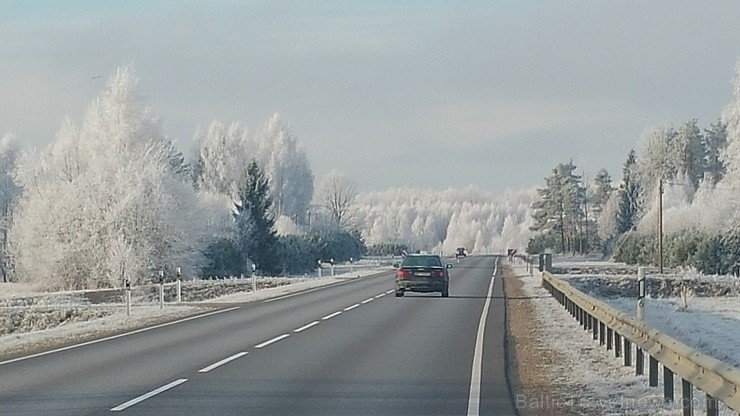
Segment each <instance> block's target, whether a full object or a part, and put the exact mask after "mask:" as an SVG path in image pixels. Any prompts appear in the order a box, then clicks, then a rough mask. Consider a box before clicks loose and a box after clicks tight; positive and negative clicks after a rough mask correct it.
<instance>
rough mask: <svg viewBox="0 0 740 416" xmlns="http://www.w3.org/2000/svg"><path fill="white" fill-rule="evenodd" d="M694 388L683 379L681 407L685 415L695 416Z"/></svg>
mask: <svg viewBox="0 0 740 416" xmlns="http://www.w3.org/2000/svg"><path fill="white" fill-rule="evenodd" d="M693 406H694V389H693V386H692V385H691V383H689V382H688V381H686V380H685V379H681V409H682V410H683V416H694V407H693Z"/></svg>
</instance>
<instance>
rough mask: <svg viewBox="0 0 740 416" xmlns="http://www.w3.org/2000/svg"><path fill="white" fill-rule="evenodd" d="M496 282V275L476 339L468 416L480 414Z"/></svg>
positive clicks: (487, 296)
mask: <svg viewBox="0 0 740 416" xmlns="http://www.w3.org/2000/svg"><path fill="white" fill-rule="evenodd" d="M495 280H496V274H495V269H494V275H493V276H492V277H491V283H490V284H489V285H488V294H487V295H486V302H485V304H484V305H483V313H481V316H480V322H479V323H478V334H477V336H476V337H475V353H474V354H473V370H472V372H471V374H470V395H469V396H468V416H478V415H479V414H480V383H481V373H482V368H481V367H482V364H483V338H484V337H485V334H486V319H487V318H488V310H489V309H490V307H491V296H492V295H493V282H494V281H495Z"/></svg>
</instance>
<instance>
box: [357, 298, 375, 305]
mask: <svg viewBox="0 0 740 416" xmlns="http://www.w3.org/2000/svg"><path fill="white" fill-rule="evenodd" d="M374 300H375V298H369V299H365V300H363V301H362V302H360V303H361V304H363V305H365V304H367V303H370V302H372V301H374Z"/></svg>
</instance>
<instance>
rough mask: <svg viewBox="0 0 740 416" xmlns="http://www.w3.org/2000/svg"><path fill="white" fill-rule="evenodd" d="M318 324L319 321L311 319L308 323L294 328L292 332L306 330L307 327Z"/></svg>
mask: <svg viewBox="0 0 740 416" xmlns="http://www.w3.org/2000/svg"><path fill="white" fill-rule="evenodd" d="M318 324H319V321H313V322H311V323H310V324H307V325H303V326H302V327H300V328H298V329H294V330H293V332H295V333H299V332H303V331H305V330H307V329H308V328H311V327H312V326H316V325H318Z"/></svg>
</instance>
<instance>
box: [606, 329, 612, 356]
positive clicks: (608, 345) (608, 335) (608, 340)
mask: <svg viewBox="0 0 740 416" xmlns="http://www.w3.org/2000/svg"><path fill="white" fill-rule="evenodd" d="M612 348H614V331H613V330H612V329H611V328H609V327H607V328H606V350H607V351H611V350H612Z"/></svg>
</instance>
